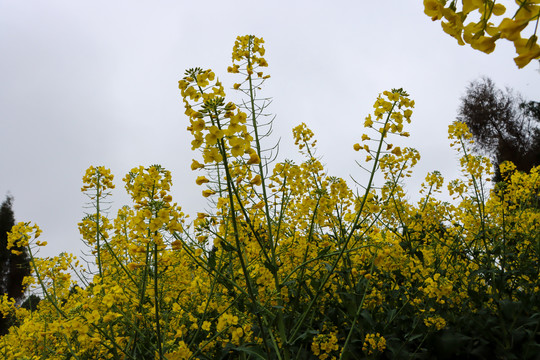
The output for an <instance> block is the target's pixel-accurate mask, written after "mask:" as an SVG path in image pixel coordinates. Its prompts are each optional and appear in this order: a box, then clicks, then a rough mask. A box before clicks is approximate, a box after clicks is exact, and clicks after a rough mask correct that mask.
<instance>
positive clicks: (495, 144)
mask: <svg viewBox="0 0 540 360" xmlns="http://www.w3.org/2000/svg"><path fill="white" fill-rule="evenodd" d="M457 119H458V120H459V121H461V122H463V123H465V124H467V126H468V127H469V129H470V130H471V133H472V135H473V139H474V141H475V148H476V150H477V151H478V152H479V153H481V154H482V155H486V156H489V157H490V158H491V159H492V161H493V163H494V165H495V181H497V182H498V181H501V180H502V179H501V174H500V171H499V165H500V164H501V163H502V162H504V161H512V162H513V163H514V165H516V169H517V170H519V171H524V172H528V171H529V170H531V168H532V167H534V166H537V165H540V102H536V101H526V100H524V99H523V97H522V96H521V95H520V94H519V93H516V92H514V91H513V90H512V89H508V88H507V89H505V90H501V89H499V88H497V87H496V86H495V84H494V83H493V81H492V80H491V79H489V78H481V79H480V80H476V81H472V82H471V83H470V84H469V86H468V87H467V90H466V94H465V96H463V97H462V98H461V105H460V107H459V110H458V117H457Z"/></svg>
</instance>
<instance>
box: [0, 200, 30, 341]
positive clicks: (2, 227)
mask: <svg viewBox="0 0 540 360" xmlns="http://www.w3.org/2000/svg"><path fill="white" fill-rule="evenodd" d="M12 203H13V197H11V196H7V198H6V200H5V201H4V202H3V203H2V206H0V295H3V294H7V295H8V296H9V297H11V298H14V299H15V301H17V302H18V303H20V302H21V301H22V300H23V298H24V287H23V285H22V282H23V279H24V277H25V276H28V275H30V259H29V257H28V253H27V251H26V249H24V248H20V247H16V248H13V250H17V251H19V252H20V253H21V254H20V255H16V254H13V253H12V252H11V250H12V249H10V250H8V249H7V233H8V232H9V231H11V228H12V227H13V225H15V217H14V215H13V209H12ZM10 324H11V319H9V318H2V317H0V334H5V333H6V332H7V329H8V327H9V325H10Z"/></svg>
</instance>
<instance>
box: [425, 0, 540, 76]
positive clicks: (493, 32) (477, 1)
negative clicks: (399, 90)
mask: <svg viewBox="0 0 540 360" xmlns="http://www.w3.org/2000/svg"><path fill="white" fill-rule="evenodd" d="M516 4H517V7H518V8H517V10H516V12H515V13H514V15H513V16H512V17H505V18H503V19H502V20H499V19H500V17H501V16H503V15H504V14H505V13H506V10H507V9H506V7H505V6H504V5H503V4H502V3H501V2H497V1H492V0H462V1H450V2H449V1H446V0H424V13H425V14H426V15H428V16H429V17H431V18H432V20H433V21H441V26H442V28H443V30H444V32H446V33H447V34H449V35H450V36H452V37H454V38H455V39H456V40H457V41H458V43H459V45H465V44H469V45H471V47H472V48H473V49H476V50H479V51H482V52H485V53H487V54H489V53H491V52H493V50H495V45H496V44H495V43H496V41H497V40H499V39H507V40H509V41H511V42H513V44H514V47H515V49H516V53H517V54H518V56H516V57H515V58H514V61H515V63H516V65H517V66H518V67H519V68H522V67H524V66H526V65H527V64H529V63H530V62H531V61H532V60H534V59H539V58H540V45H539V44H538V36H537V35H536V31H537V30H538V21H539V20H540V1H538V0H517V1H516ZM471 18H473V19H474V20H470V19H471ZM468 19H469V21H467V20H468ZM495 19H498V21H497V23H493V21H495ZM529 25H531V26H532V27H533V28H534V32H533V34H532V35H529V37H528V38H523V37H522V32H523V30H525V29H527V28H528V27H529Z"/></svg>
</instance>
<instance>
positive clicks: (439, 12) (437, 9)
mask: <svg viewBox="0 0 540 360" xmlns="http://www.w3.org/2000/svg"><path fill="white" fill-rule="evenodd" d="M443 10H444V4H443V3H442V2H441V1H439V0H424V13H425V14H426V15H427V16H429V17H431V19H432V20H433V21H435V20H440V19H442V17H443Z"/></svg>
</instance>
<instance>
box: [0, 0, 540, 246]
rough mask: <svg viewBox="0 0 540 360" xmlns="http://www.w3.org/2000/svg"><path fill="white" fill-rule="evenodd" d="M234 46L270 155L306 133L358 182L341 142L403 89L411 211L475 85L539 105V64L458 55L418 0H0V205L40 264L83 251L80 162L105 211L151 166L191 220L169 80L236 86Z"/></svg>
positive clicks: (191, 176) (347, 142) (447, 160)
mask: <svg viewBox="0 0 540 360" xmlns="http://www.w3.org/2000/svg"><path fill="white" fill-rule="evenodd" d="M245 34H254V35H257V36H261V37H263V38H264V39H265V41H266V50H267V56H266V58H267V60H268V62H269V64H270V66H269V69H268V72H269V73H270V74H271V75H272V77H271V79H269V81H268V82H267V83H266V84H267V86H266V88H265V90H264V95H265V96H271V97H273V103H272V105H271V107H270V109H269V110H270V111H271V112H272V113H274V114H276V115H277V117H276V120H275V132H274V136H275V139H277V138H279V137H281V159H283V158H295V159H298V156H297V155H296V154H295V152H294V147H293V146H291V144H292V136H291V129H292V127H294V126H296V125H297V124H299V123H300V122H305V123H307V124H308V126H309V127H310V128H311V129H312V130H313V131H314V132H315V134H316V136H317V138H318V141H319V150H318V154H319V155H321V156H322V157H323V162H324V163H325V164H326V165H327V168H328V170H329V172H330V173H331V174H333V175H337V176H341V177H344V178H348V177H349V175H353V176H354V177H355V178H358V179H362V172H361V170H359V169H358V168H357V167H356V165H355V163H354V160H355V159H360V156H359V153H356V152H354V151H353V149H352V145H353V144H354V143H355V142H358V141H359V137H360V136H361V134H362V132H363V131H362V124H363V119H364V117H365V116H366V115H367V114H368V113H370V112H371V111H372V104H373V102H374V100H375V98H376V97H377V94H378V93H380V92H382V91H384V90H386V89H391V88H399V87H403V88H404V89H405V90H407V91H408V92H409V93H410V94H411V97H412V98H413V99H414V100H415V101H416V111H415V113H414V115H413V124H412V125H411V127H410V132H411V134H412V136H411V137H410V138H409V139H408V143H406V145H408V146H413V147H416V148H417V149H418V150H419V151H420V152H421V155H422V160H421V163H420V164H419V165H418V166H417V169H416V174H417V175H416V176H415V177H413V178H412V179H411V187H410V190H409V194H410V197H411V199H414V198H415V197H417V195H416V192H417V190H418V185H419V183H420V182H421V181H422V178H423V177H424V175H425V173H426V172H427V171H432V170H440V171H441V172H442V173H443V175H444V176H445V178H446V179H452V178H455V177H456V176H458V171H457V162H456V156H455V155H454V153H453V152H452V151H451V150H450V149H449V147H448V144H449V141H448V140H447V127H448V124H450V123H451V122H452V121H453V120H454V119H455V116H456V109H457V107H458V105H459V98H460V97H461V96H462V95H463V94H464V89H465V87H466V86H467V84H468V83H469V82H470V81H471V80H475V79H477V78H479V77H480V76H488V77H491V78H492V79H493V80H494V81H495V83H496V84H497V85H498V86H500V87H504V86H508V87H511V88H514V89H516V90H518V91H519V92H521V93H522V94H523V95H524V96H525V97H526V98H528V99H530V100H540V99H539V96H538V95H539V94H540V74H539V73H538V64H537V63H536V64H531V65H530V66H528V67H527V68H526V69H523V70H518V69H517V68H516V67H515V65H514V63H513V60H512V57H513V56H514V54H513V47H512V46H511V44H500V45H497V49H496V51H495V53H493V54H491V55H485V54H483V53H480V52H477V51H475V50H472V49H470V48H468V47H460V46H458V45H457V43H456V42H455V40H454V39H452V38H451V37H449V36H448V35H446V34H445V33H443V32H442V30H441V28H440V24H439V23H434V22H432V21H431V20H430V19H429V18H428V17H427V16H425V15H424V14H423V5H422V1H420V0H417V1H412V0H387V1H384V2H383V1H369V2H368V1H358V0H354V1H353V0H351V1H345V0H336V1H318V0H309V1H308V0H298V1H290V0H289V1H280V0H274V1H254V0H249V1H247V0H246V1H236V0H233V1H189V2H188V1H181V0H176V1H134V0H130V1H117V0H112V1H111V0H108V1H101V0H92V1H86V0H78V1H73V0H65V1H57V0H47V1H38V0H25V1H19V0H0V121H1V123H0V124H1V127H0V196H1V198H2V200H3V199H4V198H5V196H6V195H7V194H8V193H10V194H12V195H13V196H14V198H15V202H14V210H15V216H16V219H17V221H32V222H35V223H37V224H38V225H40V227H41V228H42V229H43V230H44V234H43V238H44V240H47V241H48V242H49V246H48V248H47V249H46V250H44V251H42V253H41V254H42V255H53V254H57V253H59V252H60V251H70V252H74V253H76V254H78V253H79V251H80V250H81V249H82V248H83V246H82V243H81V241H80V237H79V234H78V231H77V222H78V221H79V220H80V219H81V218H82V217H83V216H84V211H85V209H84V203H85V201H86V199H85V197H84V196H83V195H82V194H81V193H80V187H81V177H82V175H83V174H84V172H85V170H86V168H87V167H88V166H90V165H105V166H107V167H109V168H111V170H112V172H113V173H114V174H115V176H116V177H115V180H116V181H115V182H116V185H117V188H116V190H115V192H114V203H113V210H114V209H115V208H118V207H119V206H121V205H123V204H125V203H127V202H128V198H127V197H126V195H125V192H124V190H123V183H122V181H121V179H122V178H123V177H124V175H125V174H126V173H127V172H128V171H129V170H130V169H131V168H132V167H135V166H138V165H151V164H156V163H159V164H162V165H163V166H165V167H166V168H167V169H169V170H171V171H172V173H173V181H174V189H173V196H174V197H175V201H177V202H178V203H179V204H181V205H182V206H183V208H184V209H185V211H186V212H188V213H191V214H194V213H195V212H196V211H198V210H202V209H204V207H205V201H204V200H203V199H202V198H201V197H200V195H199V194H200V190H201V188H199V187H197V186H196V185H195V184H194V180H195V178H196V176H197V174H196V173H193V172H192V171H191V170H190V169H189V164H190V163H191V159H192V158H193V157H194V154H193V153H192V152H191V150H190V149H191V146H190V141H191V138H190V134H189V133H188V132H187V131H186V126H187V119H186V117H185V116H184V115H183V105H182V102H181V98H180V94H179V90H178V87H177V85H178V80H179V79H180V78H181V77H182V76H183V72H184V70H185V69H186V68H189V67H195V66H200V67H203V68H211V69H213V70H214V71H215V72H216V74H217V75H218V76H219V77H220V79H221V80H223V81H224V82H225V86H226V87H229V88H230V87H232V84H233V82H234V78H232V77H231V76H230V75H228V74H226V68H227V66H228V65H230V60H231V55H230V53H231V49H232V45H233V43H234V39H235V37H236V36H237V35H245ZM196 156H198V155H196ZM111 215H114V214H111Z"/></svg>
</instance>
